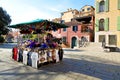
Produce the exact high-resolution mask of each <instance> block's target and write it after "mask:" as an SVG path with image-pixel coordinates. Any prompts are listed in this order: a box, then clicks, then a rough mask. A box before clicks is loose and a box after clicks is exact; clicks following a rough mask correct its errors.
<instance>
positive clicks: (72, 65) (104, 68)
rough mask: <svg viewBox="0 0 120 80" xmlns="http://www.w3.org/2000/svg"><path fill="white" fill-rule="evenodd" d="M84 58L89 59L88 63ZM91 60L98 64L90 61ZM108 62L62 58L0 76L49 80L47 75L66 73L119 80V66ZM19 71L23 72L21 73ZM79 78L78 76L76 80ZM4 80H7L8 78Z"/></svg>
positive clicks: (0, 72)
mask: <svg viewBox="0 0 120 80" xmlns="http://www.w3.org/2000/svg"><path fill="white" fill-rule="evenodd" d="M85 58H87V59H89V61H88V60H86V59H85ZM92 59H94V61H95V60H96V61H99V62H94V61H90V60H92ZM108 62H109V61H105V62H104V60H103V59H101V58H98V57H92V56H81V57H80V60H78V59H71V58H64V59H63V61H62V62H59V63H54V64H48V65H43V66H42V67H40V68H39V69H38V70H37V69H33V68H31V67H28V66H18V67H14V68H11V69H6V70H3V71H0V76H3V77H6V76H14V77H19V78H17V80H21V78H23V79H24V80H26V78H28V77H29V76H33V75H34V77H32V79H35V80H39V78H40V76H42V75H45V76H46V80H51V79H49V78H48V75H49V76H56V75H58V74H63V75H66V76H68V75H67V73H70V72H71V73H78V74H84V75H88V76H92V77H95V78H99V79H102V80H120V65H112V64H109V63H108ZM6 66H7V65H6ZM21 70H22V71H24V72H21ZM6 78H7V77H6ZM79 78H80V77H79V76H78V79H79ZM32 79H30V80H32ZM6 80H9V78H8V79H6Z"/></svg>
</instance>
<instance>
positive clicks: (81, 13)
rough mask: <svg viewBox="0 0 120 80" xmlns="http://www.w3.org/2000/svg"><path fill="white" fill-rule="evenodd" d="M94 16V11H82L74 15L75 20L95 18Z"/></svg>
mask: <svg viewBox="0 0 120 80" xmlns="http://www.w3.org/2000/svg"><path fill="white" fill-rule="evenodd" d="M93 15H94V11H89V12H82V11H80V12H79V14H77V15H74V18H78V17H85V16H93Z"/></svg>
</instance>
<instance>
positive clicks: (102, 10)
mask: <svg viewBox="0 0 120 80" xmlns="http://www.w3.org/2000/svg"><path fill="white" fill-rule="evenodd" d="M104 11H105V1H101V2H100V3H99V12H104Z"/></svg>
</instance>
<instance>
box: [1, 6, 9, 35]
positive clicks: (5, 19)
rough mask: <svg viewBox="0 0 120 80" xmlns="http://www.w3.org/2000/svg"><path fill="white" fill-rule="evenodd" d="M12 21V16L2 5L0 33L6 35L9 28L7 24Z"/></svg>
mask: <svg viewBox="0 0 120 80" xmlns="http://www.w3.org/2000/svg"><path fill="white" fill-rule="evenodd" d="M10 23H11V18H10V16H9V14H8V13H7V12H6V11H5V10H4V9H3V8H2V7H0V35H2V34H3V35H5V34H7V33H8V31H9V29H8V28H7V26H8V25H9V24H10Z"/></svg>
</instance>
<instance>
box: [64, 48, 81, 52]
mask: <svg viewBox="0 0 120 80" xmlns="http://www.w3.org/2000/svg"><path fill="white" fill-rule="evenodd" d="M64 51H71V52H81V51H83V50H79V49H70V48H68V49H67V48H66V49H64Z"/></svg>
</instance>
